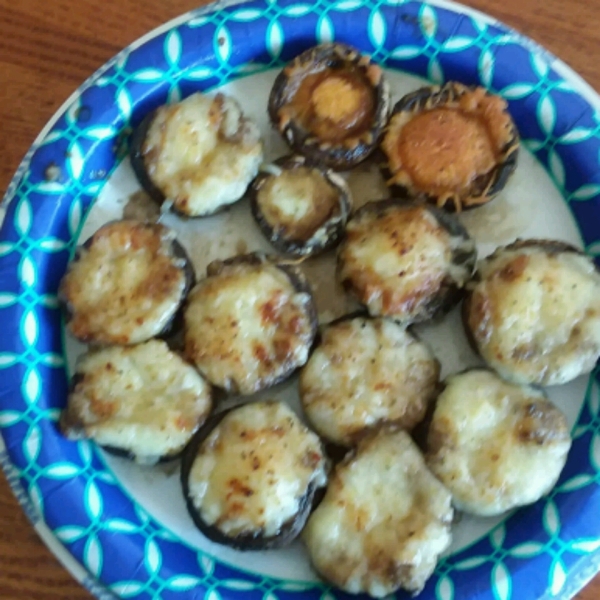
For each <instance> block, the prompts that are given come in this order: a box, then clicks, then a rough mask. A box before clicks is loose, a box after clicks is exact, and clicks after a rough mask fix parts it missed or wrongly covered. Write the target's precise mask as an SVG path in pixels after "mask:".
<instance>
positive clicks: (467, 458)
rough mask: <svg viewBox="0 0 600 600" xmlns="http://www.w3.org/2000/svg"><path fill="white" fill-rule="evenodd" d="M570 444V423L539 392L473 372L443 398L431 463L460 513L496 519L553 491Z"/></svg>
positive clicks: (453, 382)
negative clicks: (494, 516) (568, 424)
mask: <svg viewBox="0 0 600 600" xmlns="http://www.w3.org/2000/svg"><path fill="white" fill-rule="evenodd" d="M570 445H571V440H570V437H569V432H568V428H567V421H566V417H565V416H564V415H563V414H562V413H561V412H560V411H559V409H558V408H556V407H555V406H553V405H552V404H551V403H550V402H549V401H548V400H546V399H545V397H544V394H543V393H542V392H541V391H540V390H537V389H535V388H532V387H524V386H518V385H515V384H511V383H508V382H506V381H503V380H502V379H500V378H499V377H498V376H497V375H495V374H494V373H492V372H491V371H486V370H473V371H468V372H466V373H462V374H459V375H454V376H453V377H450V378H449V380H448V382H447V386H446V388H445V390H444V391H443V392H442V394H441V395H440V396H439V398H438V401H437V405H436V410H435V413H434V416H433V421H432V423H431V428H430V434H429V446H430V449H429V454H428V457H427V461H428V464H429V467H430V468H431V469H432V471H433V472H434V473H435V475H436V476H437V477H438V478H439V479H440V480H441V481H442V483H444V484H445V485H446V487H447V488H448V489H449V490H450V492H451V493H452V495H453V498H454V504H455V506H456V507H457V508H459V509H460V510H463V511H465V512H470V513H473V514H477V515H484V516H490V515H498V514H501V513H503V512H505V511H507V510H510V509H512V508H516V507H518V506H523V505H526V504H531V503H533V502H536V501H537V500H539V498H541V497H542V496H543V495H544V494H546V493H548V492H549V491H550V490H551V489H552V487H553V486H554V484H555V483H556V481H557V479H558V477H559V475H560V472H561V471H562V468H563V467H564V465H565V461H566V459H567V453H568V451H569V448H570Z"/></svg>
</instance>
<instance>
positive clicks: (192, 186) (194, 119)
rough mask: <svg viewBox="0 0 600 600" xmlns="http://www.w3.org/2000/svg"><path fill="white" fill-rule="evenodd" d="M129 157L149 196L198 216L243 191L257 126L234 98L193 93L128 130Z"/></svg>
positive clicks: (256, 160)
mask: <svg viewBox="0 0 600 600" xmlns="http://www.w3.org/2000/svg"><path fill="white" fill-rule="evenodd" d="M130 157H131V166H132V167H133V170H134V172H135V174H136V176H137V178H138V180H139V182H140V184H141V185H142V187H143V188H144V189H145V190H146V191H147V192H148V193H149V194H150V196H151V197H152V198H153V199H154V200H156V201H157V202H159V203H161V204H162V203H163V202H164V201H165V200H166V201H167V203H168V205H169V206H171V207H172V208H173V210H174V211H176V212H177V213H180V214H181V215H184V216H188V217H203V216H206V215H210V214H212V213H215V212H217V211H218V210H220V209H222V208H223V207H226V206H228V205H229V204H232V203H233V202H236V201H237V200H239V199H240V198H241V197H242V196H243V195H244V193H245V191H246V188H247V187H248V184H249V183H250V182H251V181H252V179H253V178H254V177H255V175H256V174H257V172H258V167H259V165H260V164H261V162H262V159H263V146H262V141H261V138H260V131H259V129H258V127H257V126H256V124H255V123H254V122H253V121H251V120H250V119H249V118H248V117H246V116H245V115H244V114H243V112H242V109H241V107H240V105H239V104H238V102H237V101H236V100H235V99H234V98H232V97H230V96H226V95H224V94H217V95H216V96H214V97H211V96H207V95H204V94H201V93H195V94H192V95H191V96H188V97H187V98H186V99H185V100H182V101H181V102H177V103H175V104H170V105H164V106H161V107H159V108H158V109H156V110H155V111H154V112H152V113H150V114H149V115H148V116H147V117H146V118H145V119H144V120H143V121H142V122H141V124H140V125H139V126H138V127H137V129H136V130H135V132H134V134H133V137H132V140H131V144H130Z"/></svg>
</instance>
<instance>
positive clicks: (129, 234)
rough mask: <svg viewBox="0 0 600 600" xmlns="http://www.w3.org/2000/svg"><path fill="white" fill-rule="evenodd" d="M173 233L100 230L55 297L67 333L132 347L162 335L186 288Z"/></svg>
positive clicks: (130, 226)
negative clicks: (59, 300)
mask: <svg viewBox="0 0 600 600" xmlns="http://www.w3.org/2000/svg"><path fill="white" fill-rule="evenodd" d="M174 241H175V233H174V232H173V231H171V230H170V229H168V228H167V227H164V226H163V225H158V224H145V223H139V222H136V221H128V220H124V221H116V222H113V223H109V224H107V225H105V226H103V227H101V228H100V229H99V230H98V231H97V232H96V233H95V234H94V235H93V236H92V237H91V238H90V239H89V240H88V241H87V242H86V243H85V244H84V246H82V247H81V248H80V249H79V253H78V256H77V258H76V259H75V260H74V261H73V262H71V263H70V265H69V267H68V270H67V273H66V275H65V276H64V278H63V280H62V282H61V285H60V290H59V294H60V297H61V298H62V300H63V302H64V303H65V305H66V307H67V312H68V315H69V320H68V323H67V327H68V328H69V331H70V332H71V333H72V334H73V335H74V336H75V337H76V338H77V339H79V340H81V341H83V342H90V343H95V344H135V343H139V342H142V341H145V340H147V339H149V338H151V337H153V336H155V335H158V334H160V333H161V332H162V330H163V329H164V328H165V326H166V325H168V323H169V322H170V321H171V319H172V317H173V315H174V314H175V312H176V311H177V308H178V307H179V305H180V303H181V301H182V300H183V296H184V294H185V290H186V287H187V285H186V284H187V282H186V273H185V266H186V265H185V260H184V259H182V258H179V257H176V256H174V255H173V252H174V249H173V242H174Z"/></svg>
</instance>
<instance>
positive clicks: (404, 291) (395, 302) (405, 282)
mask: <svg viewBox="0 0 600 600" xmlns="http://www.w3.org/2000/svg"><path fill="white" fill-rule="evenodd" d="M372 206H373V208H372V209H371V210H366V211H362V212H360V213H359V214H358V215H357V216H355V217H354V218H352V219H351V220H350V221H349V222H348V225H347V227H346V240H345V242H344V243H343V245H342V247H341V249H340V253H339V258H338V277H339V279H340V280H341V282H342V283H343V284H344V285H345V286H346V287H348V288H350V290H351V291H352V292H353V293H354V294H355V295H356V296H357V298H358V300H359V301H360V302H361V303H363V304H364V305H366V306H367V308H368V310H369V312H370V313H371V314H372V315H374V316H380V315H383V316H394V317H396V318H398V319H399V320H402V321H404V322H411V321H413V320H415V318H417V317H418V316H419V314H420V313H422V312H423V311H426V310H427V306H428V305H429V304H431V303H432V301H433V299H434V298H435V297H436V295H438V294H439V293H440V290H441V289H442V287H443V286H445V285H446V284H447V283H448V281H449V280H451V281H452V282H453V283H454V284H455V285H457V286H459V287H462V286H463V285H464V283H465V282H466V281H467V280H468V278H469V277H470V271H469V269H467V268H465V267H464V266H456V265H453V263H452V258H453V251H454V250H455V249H456V247H457V246H458V245H460V244H469V246H470V248H472V247H473V243H472V241H471V240H465V239H463V238H461V237H458V236H456V237H453V236H452V235H451V234H450V233H449V232H448V231H447V230H446V229H445V228H444V227H442V226H441V225H440V224H439V223H438V221H437V220H436V218H435V217H434V215H433V214H432V213H431V212H429V211H428V210H427V208H424V207H419V206H416V207H414V206H412V207H400V206H397V205H391V206H388V207H386V208H381V210H378V209H376V208H375V206H374V205H372Z"/></svg>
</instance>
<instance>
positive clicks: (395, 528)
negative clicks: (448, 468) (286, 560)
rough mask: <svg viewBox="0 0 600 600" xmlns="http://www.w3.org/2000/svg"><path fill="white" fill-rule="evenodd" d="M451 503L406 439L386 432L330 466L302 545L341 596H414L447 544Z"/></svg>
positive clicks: (305, 530)
mask: <svg viewBox="0 0 600 600" xmlns="http://www.w3.org/2000/svg"><path fill="white" fill-rule="evenodd" d="M450 499H451V498H450V494H449V492H448V491H447V490H446V489H445V488H444V487H443V486H442V484H441V483H440V482H439V481H438V480H437V479H436V478H435V477H434V476H433V475H432V474H431V473H430V472H429V470H428V469H427V467H426V466H425V462H424V460H423V457H422V455H421V453H420V452H419V450H418V449H417V447H416V446H415V444H414V442H413V441H412V440H411V439H410V437H409V436H408V434H406V433H405V432H403V431H397V430H384V431H382V432H380V433H378V434H377V435H376V436H374V437H371V438H368V439H367V440H365V441H363V442H362V443H361V444H360V445H359V446H358V450H357V453H356V456H355V457H354V458H352V459H351V460H350V461H349V462H344V463H341V464H340V465H338V466H337V467H336V469H335V471H334V473H333V475H332V476H331V480H330V484H329V486H328V489H327V493H326V495H325V498H324V499H323V501H322V502H321V504H320V505H319V506H318V507H317V509H316V510H315V512H314V513H313V514H312V516H311V517H310V519H309V521H308V523H307V525H306V528H305V529H304V532H303V539H304V542H305V544H306V546H307V548H308V551H309V554H310V557H311V560H312V563H313V565H314V566H315V568H316V569H317V571H318V572H319V573H320V574H321V575H323V577H325V579H327V580H329V581H331V582H332V583H333V584H334V585H336V586H338V587H340V588H341V589H343V590H345V591H347V592H350V593H352V594H358V593H361V592H366V593H367V594H370V595H371V596H375V597H383V596H386V595H387V594H391V593H393V592H395V591H396V590H397V589H399V588H404V589H406V590H409V591H411V592H419V591H420V590H421V589H422V588H423V586H424V585H425V582H426V580H427V579H428V578H429V576H430V575H431V573H432V572H433V570H434V568H435V565H436V563H437V560H438V557H439V555H440V554H441V553H442V552H443V551H444V550H445V549H446V548H447V547H448V546H449V544H450V539H451V537H450V523H451V521H452V516H453V511H452V507H451V503H450Z"/></svg>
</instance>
